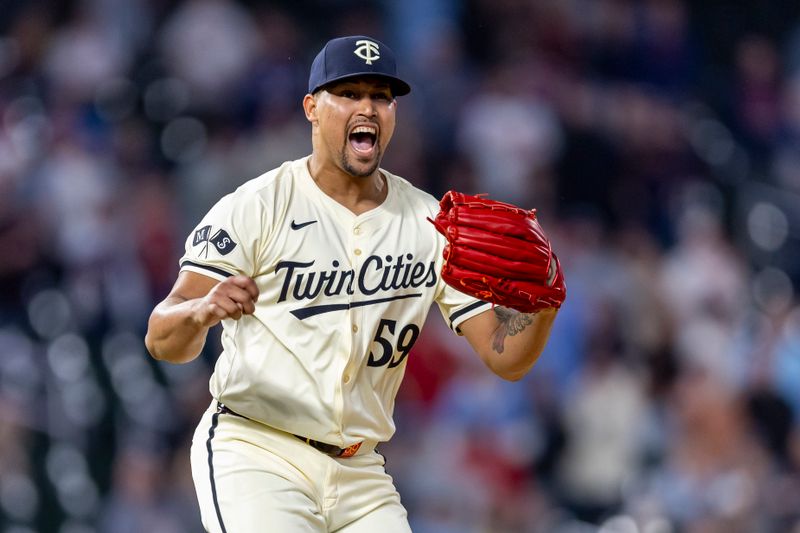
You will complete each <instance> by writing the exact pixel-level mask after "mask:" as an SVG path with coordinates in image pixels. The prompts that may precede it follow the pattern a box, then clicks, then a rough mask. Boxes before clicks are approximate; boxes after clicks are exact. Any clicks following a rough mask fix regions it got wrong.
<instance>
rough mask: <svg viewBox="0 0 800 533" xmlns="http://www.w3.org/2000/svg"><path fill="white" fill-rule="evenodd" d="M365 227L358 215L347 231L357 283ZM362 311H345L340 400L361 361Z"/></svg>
mask: <svg viewBox="0 0 800 533" xmlns="http://www.w3.org/2000/svg"><path fill="white" fill-rule="evenodd" d="M365 229H366V227H365V222H364V221H362V220H360V217H356V218H355V219H354V220H353V221H352V222H351V224H350V228H349V231H348V239H347V246H348V255H349V258H350V264H351V266H352V268H353V271H354V272H355V273H356V279H355V281H354V283H356V284H357V283H358V275H359V272H361V268H362V266H363V264H364V260H365V259H366V257H368V255H369V247H368V243H367V237H366V234H367V232H366V231H365ZM359 294H360V293H359V291H355V292H354V294H353V295H351V296H350V303H351V304H352V303H353V296H354V295H359ZM361 297H363V295H361ZM363 313H364V311H363V308H362V307H351V308H350V309H348V310H347V313H346V314H347V317H348V320H349V330H350V336H351V340H350V353H349V354H348V357H347V360H346V361H345V364H344V366H343V367H342V372H341V380H340V382H339V383H340V386H341V393H342V395H341V398H342V401H344V396H345V392H346V391H350V390H352V388H353V387H354V386H355V379H356V376H357V374H358V372H359V370H360V368H359V366H358V365H360V364H361V363H362V361H360V357H359V352H360V351H362V350H363V345H364V343H363V342H362V341H361V335H363V333H364V332H363V331H362V324H363V316H364V315H363ZM339 415H340V417H342V418H344V405H342V409H341V410H340V411H339ZM342 424H343V420H341V419H340V427H341V425H342Z"/></svg>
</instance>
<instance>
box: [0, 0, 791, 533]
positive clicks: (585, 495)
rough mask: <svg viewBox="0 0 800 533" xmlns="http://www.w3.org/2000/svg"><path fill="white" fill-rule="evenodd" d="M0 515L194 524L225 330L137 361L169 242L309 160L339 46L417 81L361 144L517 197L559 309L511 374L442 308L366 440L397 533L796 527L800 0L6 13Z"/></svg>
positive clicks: (42, 1)
mask: <svg viewBox="0 0 800 533" xmlns="http://www.w3.org/2000/svg"><path fill="white" fill-rule="evenodd" d="M0 6H1V8H0V531H1V532H2V533H35V532H55V533H89V532H101V533H196V532H197V533H199V532H200V531H202V527H201V526H200V523H199V513H198V510H197V503H196V501H195V496H194V490H193V487H192V481H191V476H190V470H189V465H188V455H189V454H188V447H189V444H190V442H189V440H190V438H191V434H192V430H193V427H194V425H195V424H196V422H197V420H198V419H199V416H200V414H201V413H202V411H203V410H204V409H205V408H206V407H207V405H208V402H209V401H210V397H209V395H208V389H207V381H208V377H209V375H210V372H211V370H212V368H213V363H214V360H215V358H216V356H217V354H218V352H219V344H218V342H217V339H216V337H217V336H216V335H212V336H211V337H210V340H209V342H208V343H207V346H206V348H205V349H204V352H203V354H202V357H200V358H199V359H197V360H195V361H194V362H192V363H190V364H186V365H169V364H161V363H157V362H155V361H153V360H151V359H150V358H149V356H148V355H147V353H146V351H145V348H144V345H143V340H142V339H143V335H144V331H145V328H146V321H147V317H148V315H149V312H150V310H151V309H152V307H153V305H154V304H155V303H156V302H158V301H160V300H161V299H162V298H163V297H164V296H165V295H166V293H167V292H168V291H169V288H170V287H171V285H172V282H173V281H174V279H175V276H176V274H177V270H178V265H177V259H178V258H179V257H180V255H181V254H182V249H183V242H184V240H185V238H186V235H187V234H188V233H189V232H190V231H191V229H192V228H193V227H194V225H195V224H196V223H197V222H198V221H199V219H200V217H201V216H202V215H203V214H204V213H205V212H206V210H207V209H208V208H209V207H210V206H211V205H212V204H213V203H214V202H215V201H216V200H217V199H218V198H219V197H220V196H222V195H224V194H226V193H227V192H230V191H232V190H234V189H235V188H236V187H237V186H238V185H239V184H241V183H243V182H244V181H246V180H248V179H250V178H253V177H255V176H257V175H259V174H261V173H262V172H264V171H266V170H269V169H271V168H273V167H274V166H277V165H278V164H279V163H281V162H282V161H285V160H289V159H294V158H297V157H300V156H303V155H305V154H307V153H308V152H309V151H310V148H311V146H310V127H309V125H308V123H307V122H306V120H305V118H304V116H303V113H302V108H301V106H300V101H301V99H302V96H303V95H304V94H305V91H306V84H307V76H308V68H309V65H310V62H311V59H312V57H313V54H314V53H315V52H316V51H317V50H318V49H319V48H320V47H321V46H322V44H323V43H324V42H325V41H326V40H327V39H328V38H331V37H334V36H338V35H344V34H367V35H371V36H374V37H377V38H379V39H381V40H383V41H385V42H387V43H388V44H390V45H391V46H392V48H393V49H394V50H395V52H396V53H397V55H398V57H399V62H400V70H401V72H402V74H403V75H404V76H405V77H406V78H407V79H410V80H411V81H412V87H413V90H412V93H411V95H409V96H408V97H403V98H402V99H401V100H400V102H399V109H398V129H397V131H396V134H395V138H394V140H393V141H392V145H391V146H390V148H389V150H388V154H387V156H386V158H385V160H384V164H383V166H384V167H385V168H387V169H388V170H391V171H392V172H394V173H397V174H399V175H402V176H404V177H406V178H408V179H409V180H410V181H412V182H413V183H415V184H416V185H418V186H420V187H422V188H424V189H426V190H428V191H430V192H431V193H432V194H434V195H436V196H440V195H441V194H442V193H443V192H445V191H447V190H449V189H458V190H462V191H465V192H469V193H478V192H485V193H489V194H490V195H491V196H492V197H494V198H498V199H502V200H507V201H511V202H514V203H516V204H518V205H523V206H526V207H536V208H537V210H538V213H539V217H540V221H541V223H542V225H543V227H544V228H545V230H546V231H547V232H548V234H549V235H550V236H551V239H552V241H553V243H554V248H555V250H557V252H558V254H559V257H560V259H561V262H562V265H563V267H564V269H565V274H566V279H567V286H568V298H567V301H566V303H565V304H564V306H563V308H562V310H561V312H560V313H559V316H558V319H557V321H556V324H555V327H554V331H553V334H552V338H551V342H550V343H549V345H548V346H547V348H546V350H545V353H544V355H543V356H542V358H541V359H540V361H539V363H538V364H537V366H536V367H535V368H534V370H533V371H532V372H531V373H530V374H529V375H528V376H527V377H526V378H525V379H523V380H522V381H520V382H517V383H508V382H504V381H502V380H499V379H498V378H496V377H494V376H493V374H491V373H490V372H489V371H488V370H487V369H485V368H483V367H482V364H481V363H480V362H479V361H478V360H477V358H476V357H475V356H474V355H472V354H471V351H470V350H469V349H468V348H467V347H466V344H465V342H464V341H463V339H461V338H458V337H456V336H455V335H452V333H451V332H450V331H449V330H448V329H447V327H446V326H445V324H444V321H443V320H442V319H441V317H440V316H439V314H438V312H437V311H436V310H435V309H434V310H433V312H432V313H431V316H430V319H429V321H428V324H427V326H426V328H425V329H424V330H423V333H422V335H421V337H420V339H419V340H418V342H417V344H416V346H415V347H414V349H413V350H412V353H411V356H410V357H409V360H408V368H407V371H406V379H405V382H404V384H403V386H402V387H401V390H400V394H399V397H398V402H397V407H396V413H395V414H396V421H397V425H398V432H397V434H396V436H395V437H394V439H393V440H392V441H391V442H389V443H387V444H385V445H384V446H382V447H381V448H380V449H381V451H382V453H384V454H385V455H386V457H387V470H388V471H389V473H390V474H392V475H393V477H394V478H395V481H396V483H397V485H398V488H399V489H400V492H401V495H402V498H403V502H404V504H405V505H406V507H407V508H408V510H409V515H410V519H411V524H412V527H413V528H414V531H415V532H416V533H514V532H521V533H527V532H532V533H539V532H547V533H584V532H585V533H589V532H601V533H612V532H613V533H678V532H687V533H706V532H708V533H716V532H723V531H724V532H726V533H735V532H756V533H762V532H763V533H772V532H775V533H782V532H795V533H797V532H800V299H798V297H797V295H796V294H795V289H794V288H795V287H797V286H798V284H800V242H798V240H799V239H800V4H798V3H797V2H796V0H795V1H788V0H773V1H770V2H747V1H744V0H738V1H733V2H731V1H725V2H723V1H721V0H708V1H697V2H692V1H689V0H535V1H534V0H464V1H459V0H404V1H394V0H371V1H367V0H365V1H359V2H356V1H350V0H316V1H311V0H295V1H292V2H289V1H282V0H275V1H271V2H266V1H265V2H258V1H256V0H252V1H238V2H237V1H234V0H183V1H181V0H3V1H2V2H0Z"/></svg>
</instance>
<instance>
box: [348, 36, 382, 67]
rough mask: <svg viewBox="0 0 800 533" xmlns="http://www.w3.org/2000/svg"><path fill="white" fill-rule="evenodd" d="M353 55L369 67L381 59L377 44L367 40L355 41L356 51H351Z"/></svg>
mask: <svg viewBox="0 0 800 533" xmlns="http://www.w3.org/2000/svg"><path fill="white" fill-rule="evenodd" d="M353 53H354V54H355V55H357V56H358V57H360V58H361V59H363V60H364V62H365V63H366V64H367V65H371V64H372V62H373V61H376V60H378V59H380V58H381V52H380V47H379V46H378V43H376V42H375V41H370V40H368V39H361V40H358V41H356V49H355V50H354V51H353Z"/></svg>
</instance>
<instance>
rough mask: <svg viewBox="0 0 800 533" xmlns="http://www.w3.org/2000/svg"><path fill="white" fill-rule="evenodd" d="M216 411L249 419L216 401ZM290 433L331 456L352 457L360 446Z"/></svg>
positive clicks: (358, 444)
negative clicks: (339, 443)
mask: <svg viewBox="0 0 800 533" xmlns="http://www.w3.org/2000/svg"><path fill="white" fill-rule="evenodd" d="M217 412H218V413H223V414H228V415H233V416H238V417H239V418H244V419H245V420H250V419H249V418H247V417H246V416H243V415H240V414H239V413H237V412H236V411H233V410H232V409H231V408H229V407H228V406H226V405H225V404H222V403H220V402H217ZM291 435H292V436H294V437H296V438H298V439H300V440H301V441H303V442H305V443H306V444H308V445H309V446H311V447H312V448H314V449H315V450H318V451H320V452H322V453H324V454H325V455H329V456H331V457H343V458H344V457H352V456H354V455H355V454H356V452H357V451H358V449H359V448H360V447H361V443H360V442H357V443H356V444H353V445H352V446H348V447H347V448H340V447H338V446H336V445H334V444H328V443H327V442H320V441H318V440H313V439H309V438H308V437H303V436H301V435H294V434H291Z"/></svg>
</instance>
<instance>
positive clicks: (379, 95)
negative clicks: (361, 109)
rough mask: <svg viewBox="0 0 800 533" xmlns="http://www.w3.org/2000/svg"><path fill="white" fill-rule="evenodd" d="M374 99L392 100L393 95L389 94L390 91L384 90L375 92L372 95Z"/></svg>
mask: <svg viewBox="0 0 800 533" xmlns="http://www.w3.org/2000/svg"><path fill="white" fill-rule="evenodd" d="M372 99H373V100H378V101H381V102H391V101H392V95H391V94H389V93H383V92H381V93H375V94H373V95H372Z"/></svg>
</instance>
